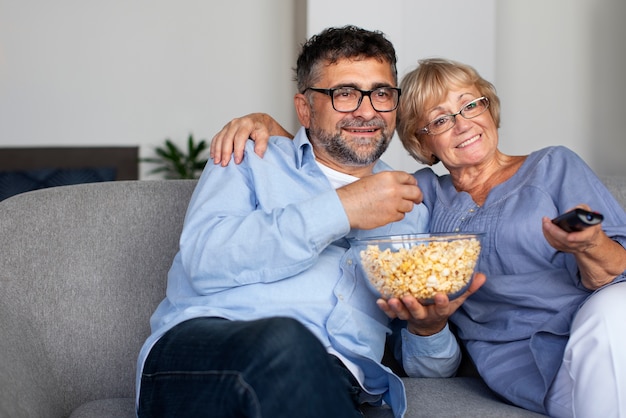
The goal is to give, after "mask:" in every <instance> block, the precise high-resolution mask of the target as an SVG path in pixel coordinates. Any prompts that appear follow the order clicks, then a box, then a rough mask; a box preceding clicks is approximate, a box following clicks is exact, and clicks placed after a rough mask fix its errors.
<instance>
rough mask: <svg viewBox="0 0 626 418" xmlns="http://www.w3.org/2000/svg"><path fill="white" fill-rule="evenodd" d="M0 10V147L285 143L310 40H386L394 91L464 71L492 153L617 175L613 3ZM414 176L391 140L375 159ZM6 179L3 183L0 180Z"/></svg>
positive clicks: (621, 28) (15, 5)
mask: <svg viewBox="0 0 626 418" xmlns="http://www.w3.org/2000/svg"><path fill="white" fill-rule="evenodd" d="M304 4H305V3H304V1H303V0H229V1H227V2H212V1H205V0H179V1H176V2H174V1H168V0H109V1H106V2H96V1H84V0H56V1H54V2H51V1H47V0H20V1H13V0H0V147H6V146H31V145H32V146H38V145H140V146H141V147H142V148H141V152H142V155H144V156H145V155H147V154H150V153H151V148H152V147H154V146H156V145H160V144H161V143H162V142H163V140H164V139H165V138H166V137H170V138H172V139H174V140H177V141H179V142H181V143H184V140H185V139H186V137H187V135H188V134H189V133H190V132H192V133H193V134H194V135H195V136H196V137H197V138H205V139H211V137H212V136H213V134H214V133H215V132H217V131H218V130H219V129H220V128H221V127H222V126H223V125H224V123H226V122H227V121H228V120H230V119H231V118H233V117H235V116H239V115H243V114H246V113H249V112H252V111H265V112H269V113H270V114H272V115H274V116H275V117H276V118H277V119H278V120H279V121H280V122H281V123H283V124H284V125H285V126H286V127H288V128H291V129H295V128H296V119H295V116H294V112H293V102H292V97H293V93H294V91H295V88H294V83H293V81H292V79H293V73H292V67H293V65H294V63H295V57H296V54H297V50H298V48H299V44H300V43H301V42H302V41H303V40H304V39H305V37H306V36H307V34H312V33H316V32H319V31H320V30H322V29H323V28H324V27H327V26H331V25H345V24H356V25H359V26H363V27H366V28H369V29H379V30H382V31H384V32H385V33H386V34H387V35H388V36H389V38H390V39H391V40H392V42H393V43H394V45H395V46H396V48H397V50H398V55H399V58H400V61H399V67H398V69H399V72H400V75H403V74H404V73H406V71H408V70H410V69H411V68H413V66H414V65H415V63H416V61H417V59H418V58H421V57H428V56H447V57H450V58H453V59H457V60H460V61H464V62H467V63H469V64H472V65H474V66H475V67H476V68H477V69H478V70H479V71H480V72H481V73H482V75H483V76H485V78H487V79H490V80H492V81H493V82H494V84H495V85H496V87H497V88H498V91H499V94H500V96H501V98H502V99H503V110H502V112H503V114H502V117H503V127H502V129H501V145H502V148H503V150H504V151H505V152H510V153H514V154H517V153H528V152H530V151H532V150H534V149H537V148H541V147H543V146H545V145H549V144H564V145H567V146H569V147H571V148H573V149H574V150H575V151H577V152H578V153H580V155H581V156H582V157H583V158H584V159H585V160H587V161H588V162H589V164H590V165H591V166H592V168H594V169H595V170H596V171H598V172H600V173H606V172H617V173H621V174H626V164H624V163H623V162H622V161H623V160H624V157H626V139H625V138H624V133H623V129H622V123H621V122H622V119H623V114H624V106H625V105H624V100H623V99H624V97H626V83H625V82H623V76H624V74H626V45H625V43H624V40H626V25H622V24H621V22H622V21H623V20H625V18H626V2H624V1H623V0H550V1H545V0H509V1H500V2H498V1H497V0H474V1H472V2H467V1H465V0H447V1H445V2H444V1H436V0H392V1H388V2H383V1H380V0H309V1H308V2H306V6H305V5H304ZM385 160H387V161H388V162H389V163H391V164H392V165H394V166H395V167H396V168H399V169H404V170H409V171H412V170H414V169H416V168H418V167H419V165H417V163H415V162H414V161H413V160H412V159H410V158H409V157H408V156H407V155H406V152H405V151H404V150H403V149H402V147H401V145H400V142H399V141H398V140H397V139H396V140H394V141H393V143H392V147H391V149H390V150H389V151H388V152H387V154H386V155H385ZM0 169H1V167H0Z"/></svg>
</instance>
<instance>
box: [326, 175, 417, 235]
mask: <svg viewBox="0 0 626 418" xmlns="http://www.w3.org/2000/svg"><path fill="white" fill-rule="evenodd" d="M337 194H338V195H339V199H341V203H342V204H343V207H344V209H345V211H346V214H347V215H348V220H349V221H350V227H352V228H358V229H373V228H377V227H379V226H383V225H387V224H388V223H390V222H396V221H400V220H402V219H403V218H404V214H405V213H407V212H410V211H411V210H413V206H414V205H416V204H419V203H421V202H422V191H421V190H420V188H419V187H417V181H416V180H415V177H413V176H412V175H410V174H408V173H405V172H404V171H383V172H380V173H377V174H373V175H371V176H366V177H363V178H361V179H359V180H357V181H355V182H354V183H351V184H348V185H346V186H343V187H340V188H339V189H337Z"/></svg>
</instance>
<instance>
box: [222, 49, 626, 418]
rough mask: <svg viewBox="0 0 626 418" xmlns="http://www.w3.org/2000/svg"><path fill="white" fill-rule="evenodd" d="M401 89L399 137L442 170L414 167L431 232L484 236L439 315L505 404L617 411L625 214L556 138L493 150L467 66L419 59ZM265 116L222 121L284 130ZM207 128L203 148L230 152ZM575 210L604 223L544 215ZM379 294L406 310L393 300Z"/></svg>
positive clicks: (491, 130) (487, 113) (484, 96)
mask: <svg viewBox="0 0 626 418" xmlns="http://www.w3.org/2000/svg"><path fill="white" fill-rule="evenodd" d="M400 87H401V89H402V96H401V98H400V99H401V101H400V106H399V108H398V134H399V136H400V138H401V140H402V143H403V145H404V147H405V148H406V149H407V150H408V151H409V152H410V153H411V155H412V156H413V157H415V158H416V159H417V160H419V161H421V162H423V163H426V164H429V165H432V164H435V163H437V162H438V161H441V162H442V163H443V164H444V166H445V167H446V168H447V169H448V171H449V172H450V174H449V175H445V176H441V177H439V176H437V175H435V174H434V172H433V171H432V170H431V169H430V168H426V169H423V170H420V171H418V172H416V173H415V177H416V178H417V179H418V182H419V185H420V187H421V188H422V191H423V194H424V203H425V204H426V205H427V206H428V207H429V209H430V210H431V214H432V215H431V226H430V228H431V231H432V232H449V231H460V232H463V231H480V232H484V233H485V239H484V242H483V251H482V254H481V259H480V261H479V266H478V270H479V271H482V272H484V273H485V274H486V275H487V278H488V280H487V282H486V283H485V284H484V285H483V286H482V288H481V289H480V290H479V291H477V293H476V294H475V295H473V296H472V297H470V298H469V299H468V300H467V301H466V302H465V303H464V304H463V305H461V307H460V308H459V309H458V310H457V311H456V312H454V314H452V316H451V317H450V320H451V321H452V322H453V323H454V324H455V325H456V327H457V328H458V333H459V337H460V338H461V340H462V341H463V343H464V344H465V346H466V348H467V350H468V352H469V354H470V356H471V358H472V360H473V361H474V363H475V364H476V367H477V369H478V371H479V373H480V375H481V376H482V377H483V379H484V380H485V381H486V383H487V384H488V385H489V386H490V387H491V388H492V389H493V390H494V391H495V392H497V393H499V394H500V395H502V396H503V397H505V398H506V399H508V400H509V401H511V402H513V403H514V404H516V405H519V406H521V407H524V408H527V409H530V410H533V411H537V412H540V413H546V414H548V415H550V416H555V417H571V416H577V417H578V416H580V417H595V416H626V397H624V396H623V391H624V388H626V350H624V347H626V337H625V335H626V325H624V323H625V322H624V319H623V318H624V317H626V304H625V303H624V302H625V301H626V271H625V270H626V250H625V249H624V246H625V244H626V213H625V212H624V210H623V209H622V208H621V206H620V205H619V203H618V202H617V201H616V200H615V199H614V198H613V196H611V194H610V193H609V192H608V190H607V189H606V188H605V187H604V185H603V184H602V183H601V181H600V180H599V179H598V177H597V176H596V175H595V174H594V173H593V172H592V171H591V170H590V168H589V167H588V166H587V165H586V164H585V163H584V162H583V161H582V160H581V159H580V158H579V157H578V156H577V155H576V154H574V153H573V152H572V151H570V150H568V149H566V148H564V147H548V148H544V149H542V150H539V151H536V152H533V153H531V154H530V155H527V156H510V155H506V154H504V153H502V152H501V151H500V150H499V149H498V127H499V121H500V114H499V111H500V106H499V99H498V97H497V95H496V91H495V88H494V87H493V85H492V84H491V83H489V82H488V81H486V80H484V79H483V78H481V77H480V76H479V75H478V73H477V72H476V71H475V70H474V69H473V68H472V67H469V66H467V65H463V64H460V63H457V62H453V61H448V60H442V59H429V60H423V61H420V65H419V66H418V67H417V68H416V69H415V70H414V71H412V72H411V73H409V74H407V75H406V76H405V77H404V79H403V81H402V83H401V86H400ZM265 117H266V116H262V117H260V116H258V115H257V116H256V117H255V116H252V117H250V118H249V119H248V120H245V121H243V122H242V121H241V120H239V122H238V123H235V124H234V125H239V126H240V127H242V126H245V127H246V129H247V132H248V133H250V132H253V138H255V139H258V140H261V139H262V137H263V136H264V133H265V131H264V129H266V128H263V127H262V126H261V125H263V124H267V125H268V126H270V128H269V129H271V132H270V133H277V134H284V132H282V131H284V130H283V129H282V128H280V127H276V126H274V127H271V125H272V124H274V123H275V122H273V121H272V122H267V121H264V119H263V118H265ZM228 129H230V130H231V131H230V135H232V136H237V135H239V136H241V134H237V135H233V134H232V132H233V130H232V129H234V128H233V126H229V127H228ZM228 129H227V130H228ZM246 129H244V130H246ZM224 132H225V131H223V133H224ZM216 138H217V139H218V141H217V142H216V144H215V148H214V151H215V150H217V149H228V148H229V147H227V146H224V145H223V138H222V137H219V138H218V137H217V136H216ZM230 150H232V146H231V147H230ZM214 156H215V160H216V161H220V160H223V159H222V158H221V155H217V154H216V153H215V152H214ZM576 206H578V207H583V208H586V209H590V207H593V209H594V210H597V211H599V212H601V213H603V214H604V216H605V221H604V223H603V224H602V225H596V226H592V227H589V228H587V229H585V230H582V231H579V232H571V233H568V232H565V231H564V230H562V229H560V228H559V227H558V226H556V225H554V224H553V223H552V222H551V218H553V217H555V216H557V215H558V214H560V213H562V212H565V211H567V210H568V209H571V208H573V207H576ZM379 304H380V306H381V308H383V310H385V311H386V312H387V314H388V315H389V316H391V317H399V318H401V319H403V318H405V317H406V315H407V313H406V312H404V310H403V309H404V308H402V305H401V304H400V303H398V301H397V300H389V301H382V300H381V301H379Z"/></svg>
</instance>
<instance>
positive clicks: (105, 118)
mask: <svg viewBox="0 0 626 418" xmlns="http://www.w3.org/2000/svg"><path fill="white" fill-rule="evenodd" d="M300 14H302V13H300ZM295 15H296V6H295V2H292V1H285V0H229V1H227V2H219V3H218V2H212V1H205V0H179V1H168V0H107V1H83V0H55V1H47V0H19V1H13V0H0V147H7V146H31V145H32V146H37V145H48V146H51V145H86V146H88V145H140V146H141V147H142V149H141V152H142V154H143V155H144V156H146V155H147V154H151V153H152V147H154V146H158V145H161V144H162V142H163V141H164V139H165V138H166V137H170V138H172V139H173V140H175V141H178V142H180V143H181V145H184V144H185V140H186V138H187V136H188V135H189V133H193V134H194V136H195V137H196V138H198V139H201V138H204V139H207V140H210V139H211V138H212V136H213V134H214V133H216V132H217V131H218V130H219V129H220V128H221V127H222V126H223V125H224V124H225V123H226V122H227V121H228V120H230V119H231V118H233V117H235V116H239V115H242V114H245V113H248V112H252V111H258V110H260V109H262V110H265V111H267V112H270V113H272V114H274V115H276V117H277V118H279V119H280V120H284V121H285V120H286V121H292V120H293V116H292V115H293V111H292V108H293V105H292V101H291V97H292V96H293V92H294V87H293V83H291V82H290V80H291V79H292V78H293V74H292V70H291V67H292V66H293V63H294V61H295V56H296V52H297V44H296V42H295V41H294V39H295V36H294V34H295V33H296V23H295V22H296V19H295ZM1 169H2V168H1V167H0V170H1ZM144 171H145V170H144Z"/></svg>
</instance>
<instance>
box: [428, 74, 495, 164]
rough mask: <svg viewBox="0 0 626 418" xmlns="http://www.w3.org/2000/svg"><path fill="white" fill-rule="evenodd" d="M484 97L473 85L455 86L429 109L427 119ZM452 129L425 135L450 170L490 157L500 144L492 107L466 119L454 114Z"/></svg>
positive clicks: (448, 112)
mask: <svg viewBox="0 0 626 418" xmlns="http://www.w3.org/2000/svg"><path fill="white" fill-rule="evenodd" d="M479 97H481V95H480V93H479V92H478V90H477V89H476V88H475V87H473V86H471V87H459V88H453V89H451V90H449V91H448V95H447V97H446V98H445V100H444V101H443V102H441V103H438V104H436V105H435V106H434V107H432V108H430V109H427V110H426V116H427V118H426V119H427V120H426V121H425V122H426V123H428V122H430V121H432V120H434V119H436V118H437V117H440V116H444V115H449V114H453V113H457V112H458V111H459V110H460V109H461V108H462V107H463V106H465V105H466V104H467V103H468V102H470V101H472V100H474V99H477V98H479ZM455 119H456V124H455V125H454V126H453V127H452V129H450V130H448V131H445V132H443V133H441V134H438V135H426V137H425V140H424V145H426V148H427V149H428V150H429V151H430V152H431V153H432V154H434V155H435V156H436V157H437V158H439V159H440V160H441V162H442V163H443V164H444V165H445V166H446V168H447V169H448V170H454V169H457V168H465V167H469V166H475V165H478V164H481V163H483V162H485V161H487V160H488V159H489V158H491V157H492V156H493V155H494V154H495V151H496V149H497V147H498V129H497V128H496V125H495V123H494V121H493V118H492V117H491V113H490V112H489V111H486V112H483V113H482V114H480V115H478V116H476V117H474V118H472V119H465V118H464V117H463V116H461V115H457V116H456V117H455Z"/></svg>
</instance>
